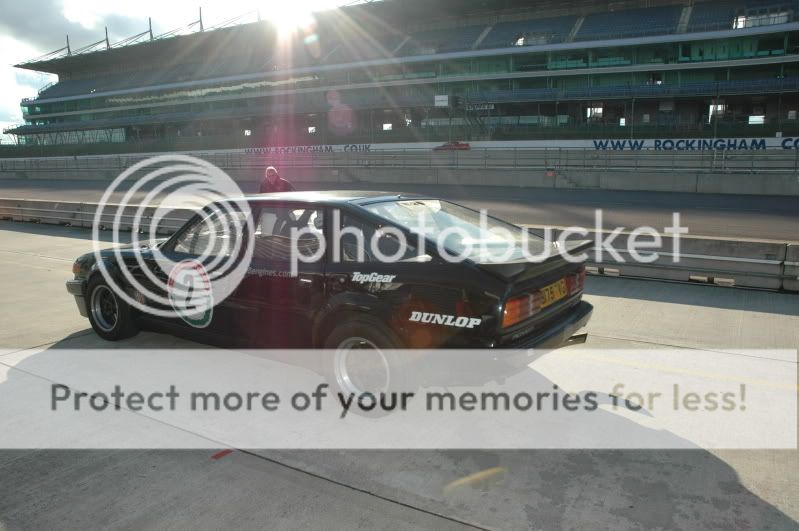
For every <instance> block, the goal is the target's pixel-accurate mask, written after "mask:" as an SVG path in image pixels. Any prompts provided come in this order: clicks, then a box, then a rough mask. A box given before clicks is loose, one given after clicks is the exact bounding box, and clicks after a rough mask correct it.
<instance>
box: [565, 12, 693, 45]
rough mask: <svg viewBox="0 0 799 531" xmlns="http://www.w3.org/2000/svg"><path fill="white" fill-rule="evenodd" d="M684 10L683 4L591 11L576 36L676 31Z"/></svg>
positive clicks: (628, 35)
mask: <svg viewBox="0 0 799 531" xmlns="http://www.w3.org/2000/svg"><path fill="white" fill-rule="evenodd" d="M681 12H682V7H681V6H662V7H653V8H648V9H631V10H627V11H614V12H611V13H595V14H593V15H588V16H587V17H585V20H584V21H583V25H582V26H581V27H580V31H578V32H577V35H576V36H575V40H578V41H587V40H593V39H602V38H618V37H638V36H642V35H661V34H667V33H674V32H675V31H676V30H677V23H678V22H679V20H680V14H681Z"/></svg>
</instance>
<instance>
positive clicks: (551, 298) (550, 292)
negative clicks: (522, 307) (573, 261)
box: [541, 279, 568, 308]
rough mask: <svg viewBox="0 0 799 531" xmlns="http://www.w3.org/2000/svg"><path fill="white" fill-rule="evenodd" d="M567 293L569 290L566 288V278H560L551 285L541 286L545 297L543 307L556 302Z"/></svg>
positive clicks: (542, 302)
mask: <svg viewBox="0 0 799 531" xmlns="http://www.w3.org/2000/svg"><path fill="white" fill-rule="evenodd" d="M567 294H568V290H567V289H566V281H565V280H564V279H560V280H558V281H557V282H555V283H553V284H550V285H549V286H544V287H543V288H541V296H542V297H543V301H541V308H546V307H547V306H551V305H552V304H555V303H556V302H558V301H559V300H561V299H562V298H564V297H565V296H566V295H567Z"/></svg>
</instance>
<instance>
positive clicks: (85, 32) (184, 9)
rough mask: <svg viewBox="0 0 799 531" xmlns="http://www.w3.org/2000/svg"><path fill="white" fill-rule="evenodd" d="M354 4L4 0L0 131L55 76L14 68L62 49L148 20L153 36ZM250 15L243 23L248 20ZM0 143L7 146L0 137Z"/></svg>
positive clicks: (295, 19)
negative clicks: (239, 19) (193, 24)
mask: <svg viewBox="0 0 799 531" xmlns="http://www.w3.org/2000/svg"><path fill="white" fill-rule="evenodd" d="M348 3H355V2H351V1H347V0H289V1H288V2H284V1H278V0H261V1H258V0H199V1H198V0H190V1H186V0H127V1H121V0H6V1H5V2H3V3H2V5H0V131H2V129H5V128H7V127H10V126H12V125H16V124H20V123H22V111H21V110H20V107H19V103H20V101H21V100H22V98H30V97H34V96H36V94H37V92H38V90H39V89H40V88H41V87H43V86H44V85H46V84H48V83H50V82H51V81H54V80H55V76H50V75H47V74H40V73H37V72H31V71H28V70H22V69H18V68H14V67H13V66H12V65H14V64H17V63H20V62H23V61H26V60H28V59H33V58H35V57H38V56H41V55H44V54H46V53H48V52H52V51H54V50H57V49H59V48H63V47H64V46H66V36H67V35H69V41H70V44H71V47H72V49H73V50H75V49H77V48H80V47H82V46H85V45H87V44H91V43H93V42H96V41H99V40H101V39H103V38H104V37H105V27H108V35H109V40H110V41H111V43H112V44H113V43H115V42H118V41H121V40H122V39H124V38H126V37H130V36H132V35H135V34H137V33H141V32H142V31H145V30H146V29H147V18H148V17H152V20H153V32H154V33H155V34H156V35H157V34H160V33H164V32H167V31H170V30H173V29H175V28H179V27H183V26H186V25H187V24H189V23H191V22H193V21H195V20H197V19H198V18H199V8H200V7H202V11H203V25H204V26H205V27H206V28H209V27H211V26H214V25H215V24H219V23H221V22H224V21H227V20H229V19H231V18H233V17H236V16H239V15H243V14H245V13H248V12H250V13H252V12H254V11H256V10H257V11H260V14H261V18H262V19H271V20H273V21H275V22H277V23H278V24H280V25H291V24H293V23H301V22H303V21H304V20H307V18H308V14H309V13H310V12H311V11H319V10H323V9H329V8H332V7H335V6H337V5H344V4H348ZM254 19H255V15H254V14H253V15H252V16H251V18H250V19H249V20H254ZM0 141H2V143H4V144H5V143H9V142H11V138H10V137H9V136H8V135H0Z"/></svg>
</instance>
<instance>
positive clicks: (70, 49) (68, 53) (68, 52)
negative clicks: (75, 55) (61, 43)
mask: <svg viewBox="0 0 799 531" xmlns="http://www.w3.org/2000/svg"><path fill="white" fill-rule="evenodd" d="M67 55H72V48H70V47H69V35H67Z"/></svg>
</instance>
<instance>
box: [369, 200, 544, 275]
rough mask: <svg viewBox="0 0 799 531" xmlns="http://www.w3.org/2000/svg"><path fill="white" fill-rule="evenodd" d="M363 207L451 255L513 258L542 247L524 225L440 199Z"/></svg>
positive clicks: (492, 259) (488, 259) (494, 259)
mask: <svg viewBox="0 0 799 531" xmlns="http://www.w3.org/2000/svg"><path fill="white" fill-rule="evenodd" d="M363 208H364V209H366V210H368V211H369V212H371V213H373V214H376V215H377V216H380V217H381V218H383V219H385V220H388V221H389V222H391V223H393V224H396V225H400V226H402V227H404V228H406V229H408V230H410V231H411V232H414V233H417V234H419V233H422V234H424V235H425V236H426V237H427V239H428V240H430V241H432V242H434V243H435V244H436V245H438V246H439V248H444V249H446V250H447V251H449V254H450V255H453V256H461V257H463V258H468V259H470V260H474V261H476V262H499V261H515V260H521V259H523V258H525V249H526V251H527V253H528V255H529V254H533V255H537V254H540V253H541V252H542V251H543V250H544V246H545V243H544V240H543V239H542V238H540V237H538V236H536V235H534V234H531V233H529V232H528V231H527V230H526V229H523V228H521V227H517V226H516V225H513V224H511V223H507V222H505V221H501V220H498V219H496V218H492V217H489V216H488V215H487V214H486V213H485V212H482V213H481V212H478V211H476V210H472V209H470V208H466V207H463V206H461V205H457V204H455V203H451V202H449V201H441V200H438V199H414V200H399V201H384V202H380V203H373V204H369V205H364V206H363Z"/></svg>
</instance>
